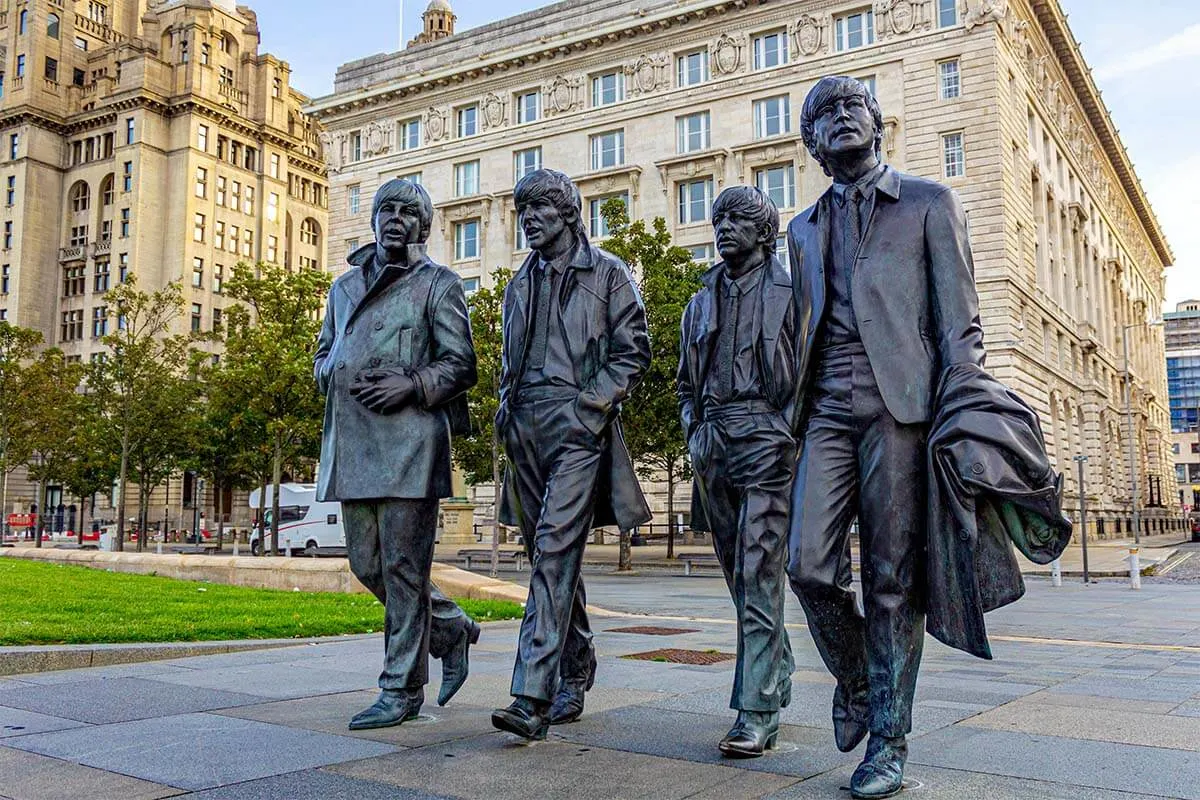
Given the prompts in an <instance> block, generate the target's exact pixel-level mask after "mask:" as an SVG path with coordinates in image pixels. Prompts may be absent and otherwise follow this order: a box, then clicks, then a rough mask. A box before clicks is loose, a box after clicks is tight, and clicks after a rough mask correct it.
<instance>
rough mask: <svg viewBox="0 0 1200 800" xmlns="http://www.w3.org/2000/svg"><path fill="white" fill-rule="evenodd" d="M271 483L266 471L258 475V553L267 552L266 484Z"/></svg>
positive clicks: (263, 553) (262, 554)
mask: <svg viewBox="0 0 1200 800" xmlns="http://www.w3.org/2000/svg"><path fill="white" fill-rule="evenodd" d="M270 483H271V481H270V478H268V476H267V474H266V473H263V474H262V475H260V476H259V479H258V485H259V486H260V487H261V490H260V491H259V495H258V554H259V555H260V556H265V555H266V554H267V536H268V533H267V524H266V520H267V486H268V485H269V484H270Z"/></svg>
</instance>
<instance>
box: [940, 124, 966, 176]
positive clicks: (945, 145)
mask: <svg viewBox="0 0 1200 800" xmlns="http://www.w3.org/2000/svg"><path fill="white" fill-rule="evenodd" d="M965 174H966V158H965V156H964V155H963V135H962V132H961V131H960V132H958V133H947V134H944V135H943V136H942V175H943V176H944V177H947V178H961V177H962V176H963V175H965Z"/></svg>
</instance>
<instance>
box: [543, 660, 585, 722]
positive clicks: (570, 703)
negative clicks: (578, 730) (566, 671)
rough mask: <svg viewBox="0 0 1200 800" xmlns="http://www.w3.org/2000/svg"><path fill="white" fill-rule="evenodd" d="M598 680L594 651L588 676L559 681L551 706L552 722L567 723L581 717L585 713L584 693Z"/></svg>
mask: <svg viewBox="0 0 1200 800" xmlns="http://www.w3.org/2000/svg"><path fill="white" fill-rule="evenodd" d="M595 682H596V654H595V652H593V653H592V656H591V663H590V664H588V674H587V678H586V679H583V680H577V679H574V678H572V679H571V680H563V681H561V682H560V683H559V687H558V693H557V694H555V695H554V704H553V705H551V706H550V724H551V725H566V724H567V723H569V722H574V721H575V720H577V719H579V716H580V715H581V714H582V713H583V696H584V693H585V692H587V691H588V690H589V689H591V688H592V684H594V683H595Z"/></svg>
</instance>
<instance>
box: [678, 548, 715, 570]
mask: <svg viewBox="0 0 1200 800" xmlns="http://www.w3.org/2000/svg"><path fill="white" fill-rule="evenodd" d="M678 558H679V560H680V561H682V562H683V574H684V575H691V574H692V565H693V564H712V565H713V566H715V567H720V566H721V562H720V561H718V560H717V554H716V553H687V554H685V555H682V556H678Z"/></svg>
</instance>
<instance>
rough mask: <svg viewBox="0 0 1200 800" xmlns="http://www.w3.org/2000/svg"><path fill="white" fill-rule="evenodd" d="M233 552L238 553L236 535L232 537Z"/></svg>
mask: <svg viewBox="0 0 1200 800" xmlns="http://www.w3.org/2000/svg"><path fill="white" fill-rule="evenodd" d="M233 554H234V555H235V556H236V555H237V554H238V540H237V537H236V536H235V537H234V539H233Z"/></svg>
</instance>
